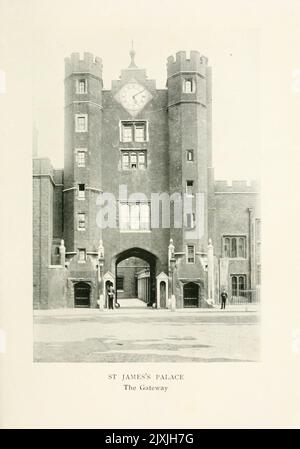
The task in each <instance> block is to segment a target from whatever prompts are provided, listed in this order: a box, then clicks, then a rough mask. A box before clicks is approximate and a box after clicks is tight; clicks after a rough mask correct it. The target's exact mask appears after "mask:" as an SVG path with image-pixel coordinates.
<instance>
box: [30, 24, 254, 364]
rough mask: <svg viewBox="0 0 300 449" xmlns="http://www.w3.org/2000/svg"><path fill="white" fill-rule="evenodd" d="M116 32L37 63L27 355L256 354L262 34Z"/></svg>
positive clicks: (243, 358) (183, 357) (163, 357)
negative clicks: (152, 43)
mask: <svg viewBox="0 0 300 449" xmlns="http://www.w3.org/2000/svg"><path fill="white" fill-rule="evenodd" d="M45 33H46V32H45ZM124 34H125V36H126V38H127V42H125V41H126V39H124V40H123V42H122V45H121V46H120V48H119V49H118V46H119V45H120V42H119V41H118V36H116V37H114V36H113V35H112V36H111V39H112V40H113V41H114V43H113V46H114V49H115V47H116V48H117V50H114V52H113V55H109V53H110V51H109V46H110V43H109V42H107V43H106V44H105V43H104V42H102V43H101V44H100V45H99V52H98V53H97V54H94V53H92V52H91V51H90V48H89V45H88V43H89V41H90V40H91V36H92V35H93V33H92V32H91V31H90V30H89V39H87V40H86V41H85V38H84V36H82V41H83V45H81V47H80V48H79V50H78V49H77V48H76V42H77V41H76V40H74V44H73V45H70V46H71V47H72V48H73V51H72V52H70V53H65V54H64V55H63V54H62V49H59V48H58V44H56V45H57V52H58V53H59V55H61V58H60V59H59V61H58V66H57V67H54V68H49V67H48V66H47V65H44V66H42V67H41V66H38V67H36V72H35V76H34V86H33V92H34V95H36V97H34V99H33V103H34V117H33V121H34V124H33V159H32V167H33V169H32V176H33V180H32V187H33V202H32V204H33V211H32V212H33V229H32V231H33V316H34V352H33V357H34V361H35V362H99V363H101V362H105V363H107V362H109V363H110V362H258V361H260V339H259V331H260V312H259V311H260V301H261V300H262V299H261V297H260V285H261V274H260V273H261V260H260V247H261V237H260V226H261V219H260V207H259V205H260V199H259V196H260V188H259V178H260V173H259V167H258V165H257V158H258V157H259V156H258V155H259V144H260V143H259V117H258V116H257V115H256V113H255V102H256V101H257V99H258V95H259V89H258V76H257V71H258V66H256V65H255V64H256V62H257V61H258V52H259V39H258V37H257V36H256V35H255V31H253V30H250V31H249V33H248V34H247V32H245V31H243V32H242V33H241V32H239V31H236V32H233V31H224V32H223V36H222V35H220V36H218V37H216V38H214V37H213V35H212V34H211V33H208V36H207V41H205V40H203V39H201V41H200V40H199V41H198V40H197V39H196V40H195V42H194V43H193V47H192V48H191V47H189V48H186V47H185V41H184V39H182V43H180V44H179V45H180V46H179V45H178V46H177V47H175V46H174V45H173V44H172V42H169V41H166V42H165V43H164V44H162V49H163V50H165V49H166V51H167V49H169V48H170V49H171V50H172V52H171V53H169V54H168V53H166V54H163V53H161V52H160V51H159V48H158V47H157V48H156V50H155V52H154V53H153V55H151V58H150V59H149V60H150V61H152V60H154V58H155V54H156V59H157V61H156V63H155V64H156V65H155V70H153V69H152V67H151V64H149V66H148V64H147V60H148V58H147V54H146V53H147V51H149V44H148V43H146V42H143V41H142V40H141V39H140V37H138V39H136V40H134V39H132V35H133V34H134V33H131V32H130V31H128V32H125V33H124ZM253 35H255V39H254V40H253ZM40 37H41V38H44V39H45V36H43V35H42V34H41V35H40ZM224 37H225V38H224ZM94 38H95V39H96V32H95V34H94ZM253 42H254V43H253ZM189 44H190V43H189ZM106 45H107V47H108V48H106V50H105V54H106V56H107V57H106V59H105V57H104V56H102V54H101V49H103V48H104V47H105V46H106ZM143 45H145V48H144V49H143ZM95 46H96V45H93V48H94V47H95ZM126 46H127V49H126V51H123V49H125V48H126ZM249 47H250V48H251V52H249ZM82 48H84V49H85V50H84V51H81V50H82ZM137 48H138V49H139V50H137ZM210 48H211V52H212V54H210V53H209V49H210ZM54 49H55V47H54ZM52 51H53V48H52ZM202 52H203V53H202ZM245 52H246V53H247V52H248V61H247V63H248V64H249V66H251V67H252V71H251V72H249V70H248V71H247V67H246V68H245V67H244V64H245V60H246V58H245ZM57 60H58V58H57ZM112 60H113V64H112ZM118 60H120V64H117V62H118ZM162 60H164V63H161V66H159V61H162ZM121 61H122V63H121ZM123 61H125V64H123ZM110 65H113V67H119V69H118V71H117V72H115V71H114V73H112V72H113V71H112V68H111V67H110ZM230 65H232V67H230ZM34 69H35V67H34ZM230 70H232V73H233V74H232V78H231V74H230ZM155 72H156V73H159V82H157V81H156V79H154V77H153V75H155ZM104 73H105V75H106V76H105V78H104ZM107 73H108V74H110V73H111V77H108V75H107ZM51 77H52V78H51ZM46 85H47V87H49V86H50V88H49V89H48V91H45V90H44V91H43V96H42V98H41V97H39V92H40V91H41V90H42V89H43V87H44V86H46ZM215 85H216V94H215V93H214V92H215ZM240 104H242V105H243V107H242V108H241V110H239V105H240ZM247 109H248V111H247V112H245V111H246V110H247ZM56 111H58V112H56ZM62 111H64V112H63V113H62ZM215 112H216V117H217V118H216V120H217V122H216V125H214V120H215V119H214V117H215ZM55 124H56V125H55ZM55 133H56V134H57V137H55ZM53 134H54V137H53ZM251 152H252V153H253V154H251ZM247 168H248V169H247ZM219 173H220V176H219ZM244 174H245V177H246V179H244V177H243V175H244Z"/></svg>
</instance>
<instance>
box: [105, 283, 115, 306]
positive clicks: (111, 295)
mask: <svg viewBox="0 0 300 449" xmlns="http://www.w3.org/2000/svg"><path fill="white" fill-rule="evenodd" d="M107 296H108V308H109V309H114V302H115V292H114V288H113V286H112V285H110V287H109V289H108V292H107Z"/></svg>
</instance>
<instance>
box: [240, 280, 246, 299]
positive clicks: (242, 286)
mask: <svg viewBox="0 0 300 449" xmlns="http://www.w3.org/2000/svg"><path fill="white" fill-rule="evenodd" d="M245 284H246V282H245V276H239V296H245V294H246V292H245V290H246V285H245Z"/></svg>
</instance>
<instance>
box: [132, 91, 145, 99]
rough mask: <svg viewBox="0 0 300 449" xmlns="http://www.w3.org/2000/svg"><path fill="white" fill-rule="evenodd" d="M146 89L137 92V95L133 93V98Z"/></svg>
mask: <svg viewBox="0 0 300 449" xmlns="http://www.w3.org/2000/svg"><path fill="white" fill-rule="evenodd" d="M145 90H146V89H143V90H141V91H140V92H138V93H136V94H135V95H133V97H132V98H134V97H136V96H137V95H139V94H141V93H142V92H145Z"/></svg>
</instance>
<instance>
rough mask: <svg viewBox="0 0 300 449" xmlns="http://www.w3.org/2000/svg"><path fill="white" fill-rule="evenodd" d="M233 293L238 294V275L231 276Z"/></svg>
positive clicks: (233, 294)
mask: <svg viewBox="0 0 300 449" xmlns="http://www.w3.org/2000/svg"><path fill="white" fill-rule="evenodd" d="M231 293H232V296H237V277H236V276H232V278H231Z"/></svg>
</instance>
